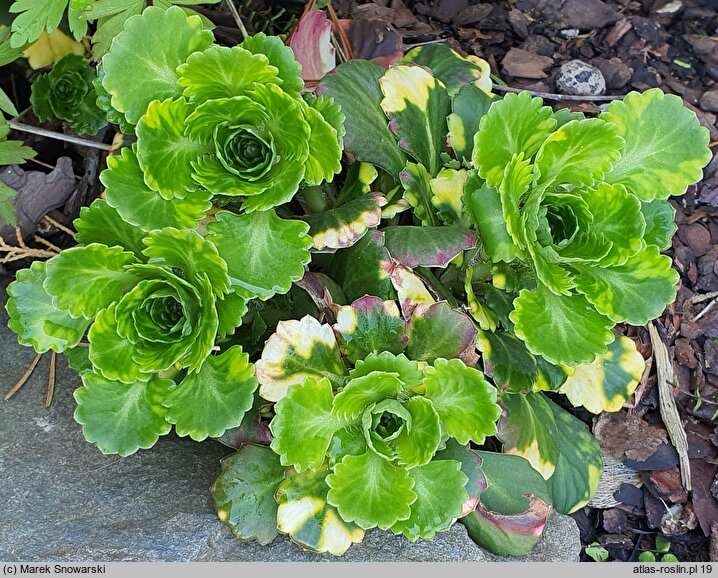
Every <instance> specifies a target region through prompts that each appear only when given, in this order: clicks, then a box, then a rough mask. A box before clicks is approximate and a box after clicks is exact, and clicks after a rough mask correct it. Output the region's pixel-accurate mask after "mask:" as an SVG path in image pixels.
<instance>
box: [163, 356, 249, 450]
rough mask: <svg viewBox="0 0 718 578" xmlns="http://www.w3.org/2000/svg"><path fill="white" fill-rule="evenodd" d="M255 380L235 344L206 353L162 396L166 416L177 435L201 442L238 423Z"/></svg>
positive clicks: (247, 357)
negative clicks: (199, 363)
mask: <svg viewBox="0 0 718 578" xmlns="http://www.w3.org/2000/svg"><path fill="white" fill-rule="evenodd" d="M256 389H257V380H256V379H255V378H254V366H253V365H252V364H251V363H249V356H248V355H247V354H246V353H242V348H241V347H240V346H239V345H235V346H234V347H230V348H229V349H227V350H226V351H224V352H223V353H221V354H220V355H216V356H210V357H208V358H207V360H206V361H205V362H204V363H203V364H202V367H201V368H200V369H199V371H196V372H194V373H189V374H188V375H187V377H185V378H184V379H183V380H182V382H181V383H180V384H179V385H178V386H177V387H176V388H174V389H172V390H171V391H170V392H169V394H168V395H167V397H165V399H164V401H163V402H162V405H164V406H165V407H166V408H167V415H166V419H167V421H168V422H169V423H172V424H175V431H176V432H177V435H179V436H186V435H189V436H190V437H191V438H192V439H193V440H194V441H198V442H201V441H202V440H204V439H206V438H207V437H210V436H212V437H218V436H221V435H222V434H223V433H224V432H225V431H226V430H228V429H229V428H233V427H238V426H239V425H240V424H241V423H242V419H243V418H244V415H245V413H246V412H247V411H248V410H249V409H250V408H251V407H252V402H253V400H254V391H255V390H256Z"/></svg>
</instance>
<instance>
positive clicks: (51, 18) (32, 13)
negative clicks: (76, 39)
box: [10, 0, 69, 48]
mask: <svg viewBox="0 0 718 578" xmlns="http://www.w3.org/2000/svg"><path fill="white" fill-rule="evenodd" d="M68 1H69V0H46V1H44V2H39V1H38V0H15V2H13V4H12V6H10V13H11V14H18V16H15V18H14V19H13V21H12V38H11V40H10V46H12V47H13V48H19V47H21V46H25V45H26V44H30V43H31V42H34V41H35V40H37V39H38V38H39V37H40V34H42V32H43V31H45V30H46V31H47V32H52V31H53V30H55V28H57V27H58V25H59V24H60V20H61V19H62V15H63V14H64V13H65V9H66V8H67V3H68Z"/></svg>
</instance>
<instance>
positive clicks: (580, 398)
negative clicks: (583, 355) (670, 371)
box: [560, 335, 646, 414]
mask: <svg viewBox="0 0 718 578" xmlns="http://www.w3.org/2000/svg"><path fill="white" fill-rule="evenodd" d="M645 368H646V363H645V362H644V361H643V356H642V355H641V354H640V353H639V352H638V350H637V349H636V344H635V343H634V342H633V340H632V339H629V338H628V337H626V336H624V335H621V336H619V337H618V338H617V339H616V340H614V341H613V343H611V344H610V345H609V346H608V352H607V353H606V354H605V355H601V356H599V357H597V358H596V360H595V361H594V362H593V363H585V364H582V365H576V366H574V367H572V368H569V369H568V371H569V376H568V379H567V380H566V381H565V382H564V384H563V386H562V387H561V390H560V391H561V393H563V394H565V395H566V396H567V397H568V399H569V401H570V402H571V403H572V404H573V405H574V406H575V407H578V406H581V405H582V406H583V407H585V408H586V409H587V410H588V411H590V412H591V413H595V414H598V413H601V412H602V411H619V410H620V409H621V408H622V407H623V404H624V403H625V402H626V401H627V400H628V398H629V397H631V394H633V391H634V390H635V389H636V387H637V386H638V382H639V381H640V380H641V376H642V375H643V371H644V370H645Z"/></svg>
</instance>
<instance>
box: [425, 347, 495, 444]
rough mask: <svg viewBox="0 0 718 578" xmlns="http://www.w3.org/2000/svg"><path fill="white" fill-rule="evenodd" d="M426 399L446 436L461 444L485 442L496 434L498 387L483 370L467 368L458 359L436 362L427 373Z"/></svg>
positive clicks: (426, 370) (438, 360)
mask: <svg viewBox="0 0 718 578" xmlns="http://www.w3.org/2000/svg"><path fill="white" fill-rule="evenodd" d="M424 375H426V378H425V379H424V385H425V387H426V397H427V398H428V399H429V400H431V403H432V404H433V405H434V409H435V410H436V412H437V413H438V414H439V417H440V418H441V423H442V425H443V426H444V429H445V430H446V433H447V434H449V435H450V436H451V437H453V438H455V439H456V440H457V441H458V442H459V443H460V444H466V443H468V442H469V440H470V441H473V442H474V443H476V444H482V443H484V440H485V439H486V437H487V436H491V435H494V434H495V433H496V421H497V420H498V419H499V416H500V415H501V408H500V407H499V406H498V405H497V403H496V393H497V392H496V388H495V387H494V386H493V385H491V384H489V383H488V382H487V381H486V380H485V379H484V376H483V375H482V374H481V372H480V371H478V370H476V369H474V368H472V367H466V366H465V365H464V364H463V362H461V361H460V360H458V359H451V360H448V361H447V360H446V359H437V360H436V361H435V362H434V367H427V368H426V369H425V370H424Z"/></svg>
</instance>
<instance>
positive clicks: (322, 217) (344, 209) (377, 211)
mask: <svg viewBox="0 0 718 578" xmlns="http://www.w3.org/2000/svg"><path fill="white" fill-rule="evenodd" d="M384 205H386V199H385V198H384V197H383V196H382V195H381V193H367V194H365V195H362V196H361V197H359V198H358V199H353V200H351V201H349V202H348V203H346V204H344V205H340V206H338V207H336V208H334V209H329V210H328V211H324V212H321V213H314V214H313V215H308V216H307V217H305V218H304V220H305V221H306V222H307V223H309V234H310V235H311V237H312V245H313V248H314V249H315V250H316V251H322V252H326V251H333V250H336V249H343V248H345V247H351V246H352V245H354V244H355V243H356V242H357V241H359V239H361V238H362V237H363V236H364V235H365V234H366V232H367V231H368V230H369V229H371V228H373V227H376V226H377V225H378V224H379V222H380V221H381V208H382V207H383V206H384Z"/></svg>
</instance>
